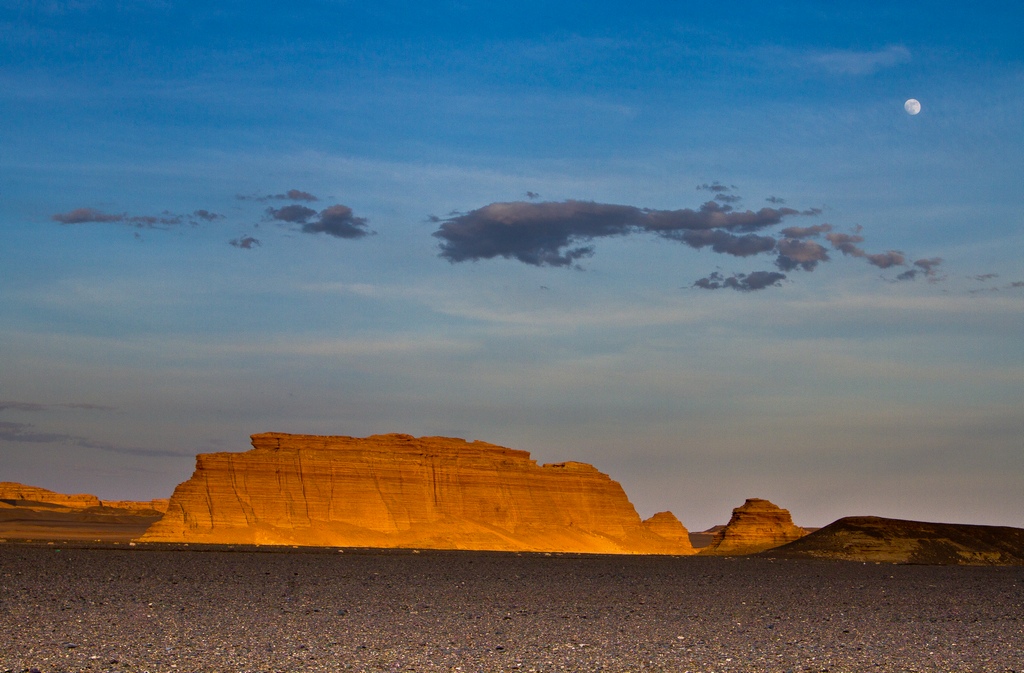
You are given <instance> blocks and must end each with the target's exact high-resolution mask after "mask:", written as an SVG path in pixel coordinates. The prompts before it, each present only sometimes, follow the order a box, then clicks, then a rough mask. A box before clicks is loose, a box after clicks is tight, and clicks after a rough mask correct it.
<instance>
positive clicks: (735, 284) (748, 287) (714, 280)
mask: <svg viewBox="0 0 1024 673" xmlns="http://www.w3.org/2000/svg"><path fill="white" fill-rule="evenodd" d="M785 279H786V274H784V273H778V272H775V271H754V272H751V273H749V274H747V273H737V274H733V275H732V276H729V277H728V278H726V277H724V276H722V274H720V273H718V272H717V271H715V272H713V273H711V275H709V276H707V277H706V278H701V279H700V280H698V281H696V282H694V284H693V287H697V288H700V289H702V290H722V289H726V288H728V289H732V290H736V291H738V292H754V291H756V290H763V289H765V288H767V287H778V286H779V285H780V284H781V283H782V281H784V280H785Z"/></svg>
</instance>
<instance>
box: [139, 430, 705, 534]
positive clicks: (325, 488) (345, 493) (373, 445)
mask: <svg viewBox="0 0 1024 673" xmlns="http://www.w3.org/2000/svg"><path fill="white" fill-rule="evenodd" d="M252 445H253V449H252V450H250V451H247V452H244V453H212V454H200V455H199V456H197V457H196V470H195V473H194V474H193V475H192V478H191V479H189V480H188V481H186V482H184V483H182V484H180V485H179V486H178V487H177V488H176V489H175V490H174V494H173V495H172V496H171V502H170V506H169V508H168V510H167V513H166V514H165V515H164V517H163V518H162V519H161V520H160V521H158V522H157V523H155V524H154V525H153V526H152V527H150V529H149V530H148V531H146V533H145V535H143V536H142V537H141V538H140V540H141V541H144V542H203V543H215V544H277V545H313V546H350V547H404V548H425V549H426V548H429V549H474V550H499V551H565V552H593V553H615V554H692V553H693V549H692V547H691V546H690V544H689V540H688V539H687V537H686V529H685V528H683V526H682V524H679V522H678V520H676V519H675V517H672V520H674V522H675V523H673V521H672V520H669V519H668V517H667V516H665V515H656V516H655V517H652V519H651V520H648V522H646V523H645V522H642V521H641V520H640V517H639V515H638V514H637V513H636V510H635V509H634V507H633V505H632V504H631V503H630V502H629V499H628V498H627V497H626V494H625V492H624V491H623V490H622V487H621V486H620V485H619V483H618V482H616V481H613V480H612V479H610V478H609V477H608V476H607V475H605V474H603V473H601V472H599V471H598V470H597V469H595V468H594V467H592V466H590V465H587V464H585V463H577V462H565V463H556V464H548V465H543V466H541V465H538V464H537V462H536V461H534V460H532V459H531V458H530V454H529V453H528V452H526V451H517V450H514V449H508V448H505V447H501V446H495V445H493V444H487V443H485V442H479V441H474V442H466V441H464V440H461V439H450V438H445V437H421V438H416V437H412V436H410V435H400V434H390V435H374V436H372V437H366V438H354V437H321V436H313V435H289V434H282V433H265V434H258V435H253V436H252ZM676 524H678V526H676Z"/></svg>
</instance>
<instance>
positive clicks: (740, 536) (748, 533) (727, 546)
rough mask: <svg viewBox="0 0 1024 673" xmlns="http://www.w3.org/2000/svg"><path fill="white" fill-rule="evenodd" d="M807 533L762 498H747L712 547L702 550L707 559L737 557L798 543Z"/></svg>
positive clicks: (784, 513)
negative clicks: (712, 557)
mask: <svg viewBox="0 0 1024 673" xmlns="http://www.w3.org/2000/svg"><path fill="white" fill-rule="evenodd" d="M804 535H807V531H806V530H804V529H803V528H800V527H799V526H795V525H793V519H792V518H791V517H790V515H789V511H788V510H784V509H782V508H780V507H778V506H776V505H774V504H772V503H771V502H769V501H767V500H762V499H761V498H748V499H747V501H746V502H744V503H743V504H742V505H740V506H739V507H737V508H736V509H734V510H733V511H732V518H730V519H729V523H728V524H726V526H725V528H723V529H722V530H720V531H718V532H717V533H715V536H714V538H712V540H711V544H709V545H708V546H707V547H704V548H703V549H701V550H700V553H701V554H704V555H708V556H738V555H742V554H754V553H757V552H759V551H764V550H765V549H771V548H773V547H778V546H780V545H784V544H786V543H787V542H792V541H794V540H797V539H799V538H801V537H803V536H804Z"/></svg>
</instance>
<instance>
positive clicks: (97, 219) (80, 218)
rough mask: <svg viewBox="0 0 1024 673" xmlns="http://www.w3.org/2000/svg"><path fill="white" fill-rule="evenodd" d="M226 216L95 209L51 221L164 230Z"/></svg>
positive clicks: (208, 212) (54, 217) (84, 209)
mask: <svg viewBox="0 0 1024 673" xmlns="http://www.w3.org/2000/svg"><path fill="white" fill-rule="evenodd" d="M223 217H224V216H223V215H220V214H218V213H213V212H210V211H209V210H205V209H201V210H196V211H194V212H192V213H190V214H188V215H177V214H175V213H171V212H167V211H164V212H163V213H161V214H160V215H129V214H128V213H104V212H103V211H101V210H97V209H95V208H75V209H74V210H71V211H68V212H66V213H57V214H56V215H53V216H52V218H51V219H53V221H54V222H59V223H60V224H103V223H115V224H124V225H126V226H129V227H135V228H136V229H162V228H165V227H173V226H177V225H180V224H192V225H196V224H199V222H200V221H205V222H212V221H214V220H219V219H222V218H223Z"/></svg>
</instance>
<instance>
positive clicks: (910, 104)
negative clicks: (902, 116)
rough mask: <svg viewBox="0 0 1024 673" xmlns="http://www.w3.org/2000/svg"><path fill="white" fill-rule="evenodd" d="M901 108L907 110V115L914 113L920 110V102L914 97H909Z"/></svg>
mask: <svg viewBox="0 0 1024 673" xmlns="http://www.w3.org/2000/svg"><path fill="white" fill-rule="evenodd" d="M903 109H904V110H906V111H907V114H908V115H916V114H917V113H918V112H920V111H921V102H920V101H919V100H917V99H916V98H911V99H910V100H908V101H907V102H906V103H904V104H903Z"/></svg>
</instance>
